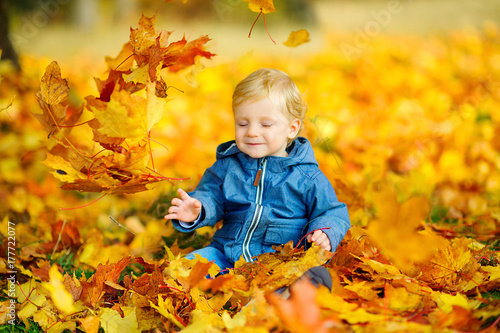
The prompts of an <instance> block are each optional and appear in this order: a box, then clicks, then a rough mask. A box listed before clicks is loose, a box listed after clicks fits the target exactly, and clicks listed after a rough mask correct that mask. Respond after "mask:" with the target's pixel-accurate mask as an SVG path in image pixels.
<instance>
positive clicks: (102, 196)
mask: <svg viewBox="0 0 500 333" xmlns="http://www.w3.org/2000/svg"><path fill="white" fill-rule="evenodd" d="M106 195H108V194H107V193H104V194H103V195H101V196H100V197H99V198H97V199H95V200H94V201H92V202H90V203H88V204H86V205H83V206H80V207H72V208H62V207H61V208H59V210H73V209H80V208H85V207H87V206H90V205H92V204H93V203H96V202H97V201H99V200H101V199H102V198H104V197H105V196H106Z"/></svg>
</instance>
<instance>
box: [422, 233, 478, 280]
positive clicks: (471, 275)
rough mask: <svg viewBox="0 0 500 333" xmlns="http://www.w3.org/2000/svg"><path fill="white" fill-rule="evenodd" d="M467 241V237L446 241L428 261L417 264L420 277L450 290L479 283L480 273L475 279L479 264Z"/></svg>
mask: <svg viewBox="0 0 500 333" xmlns="http://www.w3.org/2000/svg"><path fill="white" fill-rule="evenodd" d="M469 243H470V240H469V239H467V238H457V239H455V240H454V241H452V242H447V246H445V247H441V248H439V250H438V252H437V253H436V254H435V255H434V256H432V257H431V258H429V260H428V261H426V262H424V263H421V264H419V265H418V266H419V268H420V269H421V272H422V273H421V274H422V276H421V277H420V279H421V280H422V281H426V282H428V283H429V284H430V285H432V286H434V287H438V286H439V287H440V288H443V289H450V290H464V289H467V287H469V288H470V287H477V286H478V285H480V284H481V282H482V280H483V277H482V274H480V280H479V281H478V282H476V281H475V280H476V276H475V275H476V273H477V271H478V270H479V267H480V265H479V264H478V263H477V261H476V260H475V258H474V255H473V254H472V251H471V250H470V249H469V248H468V244H469Z"/></svg>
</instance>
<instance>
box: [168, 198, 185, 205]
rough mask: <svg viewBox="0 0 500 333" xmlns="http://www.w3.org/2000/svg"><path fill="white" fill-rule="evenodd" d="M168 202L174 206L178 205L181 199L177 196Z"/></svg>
mask: <svg viewBox="0 0 500 333" xmlns="http://www.w3.org/2000/svg"><path fill="white" fill-rule="evenodd" d="M170 203H171V204H172V205H174V206H179V205H180V204H181V203H182V200H181V199H179V198H173V199H172V201H171V202H170Z"/></svg>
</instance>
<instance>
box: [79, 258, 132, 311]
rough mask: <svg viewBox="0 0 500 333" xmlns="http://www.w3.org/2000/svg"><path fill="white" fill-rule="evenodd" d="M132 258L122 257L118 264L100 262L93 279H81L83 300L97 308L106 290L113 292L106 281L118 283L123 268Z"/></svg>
mask: <svg viewBox="0 0 500 333" xmlns="http://www.w3.org/2000/svg"><path fill="white" fill-rule="evenodd" d="M130 261H131V258H130V257H126V258H123V259H121V260H120V261H119V262H117V263H116V264H109V263H107V264H106V265H102V264H100V265H99V266H98V267H97V270H96V272H95V274H94V276H93V278H92V281H90V282H89V281H84V280H82V281H81V284H82V287H83V290H82V297H81V299H82V301H83V303H84V304H86V305H87V306H90V307H92V308H96V307H97V305H98V304H99V302H100V301H101V299H102V297H103V296H104V294H105V293H106V292H110V293H111V292H112V291H111V290H110V288H106V281H111V282H114V283H116V282H117V281H118V278H119V277H120V274H121V272H122V270H123V269H124V268H125V267H126V266H127V265H128V264H129V263H130Z"/></svg>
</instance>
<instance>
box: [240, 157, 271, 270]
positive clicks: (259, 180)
mask: <svg viewBox="0 0 500 333" xmlns="http://www.w3.org/2000/svg"><path fill="white" fill-rule="evenodd" d="M266 164H267V159H266V158H265V157H264V159H263V160H262V162H260V167H259V170H257V174H256V175H255V180H254V182H253V185H254V186H257V195H256V196H255V203H256V204H257V208H256V209H255V212H254V213H253V217H252V223H250V227H249V228H248V231H247V234H246V235H245V240H244V241H243V258H244V259H245V260H246V261H247V262H250V261H252V254H251V253H250V240H251V239H252V236H253V233H254V232H255V229H257V226H258V225H259V221H260V218H261V216H262V194H263V191H264V178H265V174H266Z"/></svg>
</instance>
